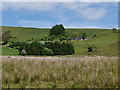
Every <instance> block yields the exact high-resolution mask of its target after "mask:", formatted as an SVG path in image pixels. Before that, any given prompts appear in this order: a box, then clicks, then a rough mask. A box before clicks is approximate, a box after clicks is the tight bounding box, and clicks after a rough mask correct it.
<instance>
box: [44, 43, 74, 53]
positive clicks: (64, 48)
mask: <svg viewBox="0 0 120 90" xmlns="http://www.w3.org/2000/svg"><path fill="white" fill-rule="evenodd" d="M44 46H45V47H47V48H49V49H51V50H52V51H53V53H54V55H70V54H74V52H75V51H74V46H73V44H72V43H69V42H45V45H44Z"/></svg>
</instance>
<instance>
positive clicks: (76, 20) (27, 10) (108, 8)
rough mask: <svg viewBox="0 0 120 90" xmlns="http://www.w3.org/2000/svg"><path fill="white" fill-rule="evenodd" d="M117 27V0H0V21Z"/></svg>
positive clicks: (7, 23)
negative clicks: (4, 0) (89, 0)
mask: <svg viewBox="0 0 120 90" xmlns="http://www.w3.org/2000/svg"><path fill="white" fill-rule="evenodd" d="M56 24H63V25H64V26H65V27H67V28H113V27H116V28H117V27H118V3H117V2H89V3H88V2H34V3H33V2H16V3H15V2H3V3H2V25H3V26H17V27H38V28H49V27H52V26H54V25H56Z"/></svg>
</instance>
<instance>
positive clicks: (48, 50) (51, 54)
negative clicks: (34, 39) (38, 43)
mask: <svg viewBox="0 0 120 90" xmlns="http://www.w3.org/2000/svg"><path fill="white" fill-rule="evenodd" d="M44 55H47V56H53V55H54V53H53V51H52V50H51V49H49V48H46V47H44Z"/></svg>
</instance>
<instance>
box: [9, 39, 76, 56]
mask: <svg viewBox="0 0 120 90" xmlns="http://www.w3.org/2000/svg"><path fill="white" fill-rule="evenodd" d="M9 47H11V48H16V49H18V50H19V54H21V55H47V56H49V55H50V56H52V55H70V54H74V46H73V44H72V43H69V42H58V41H55V42H45V43H40V42H32V43H26V42H12V43H11V44H10V46H9Z"/></svg>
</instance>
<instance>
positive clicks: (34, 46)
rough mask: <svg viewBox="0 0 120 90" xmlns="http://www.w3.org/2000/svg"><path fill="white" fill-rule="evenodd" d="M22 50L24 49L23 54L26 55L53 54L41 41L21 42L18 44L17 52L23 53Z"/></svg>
mask: <svg viewBox="0 0 120 90" xmlns="http://www.w3.org/2000/svg"><path fill="white" fill-rule="evenodd" d="M23 50H25V54H27V55H48V56H49V55H53V51H52V50H50V49H48V48H45V47H44V46H43V45H42V44H41V43H39V42H32V43H25V42H22V43H21V45H20V46H19V54H21V55H25V54H24V53H23Z"/></svg>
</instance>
